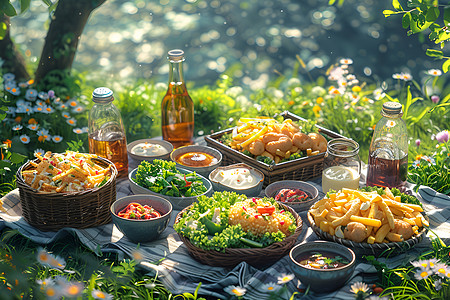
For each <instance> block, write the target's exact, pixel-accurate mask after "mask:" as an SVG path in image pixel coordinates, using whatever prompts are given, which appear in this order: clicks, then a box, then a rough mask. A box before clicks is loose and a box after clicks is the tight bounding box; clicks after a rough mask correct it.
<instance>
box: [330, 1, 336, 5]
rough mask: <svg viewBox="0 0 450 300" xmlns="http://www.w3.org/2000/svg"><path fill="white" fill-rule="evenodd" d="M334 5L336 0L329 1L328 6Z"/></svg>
mask: <svg viewBox="0 0 450 300" xmlns="http://www.w3.org/2000/svg"><path fill="white" fill-rule="evenodd" d="M334 3H336V0H329V1H328V5H333V4H334Z"/></svg>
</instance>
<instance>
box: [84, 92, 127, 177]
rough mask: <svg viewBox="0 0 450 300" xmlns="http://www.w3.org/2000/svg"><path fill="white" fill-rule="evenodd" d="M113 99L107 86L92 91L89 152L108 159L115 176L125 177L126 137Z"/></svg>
mask: <svg viewBox="0 0 450 300" xmlns="http://www.w3.org/2000/svg"><path fill="white" fill-rule="evenodd" d="M113 100H114V97H113V92H112V91H111V90H110V89H109V88H106V87H100V88H96V89H95V90H94V92H93V93H92V101H94V103H95V104H94V106H93V107H92V109H91V110H90V111H89V122H88V124H89V133H88V138H89V153H92V154H97V155H98V156H101V157H103V158H106V159H108V160H110V161H111V162H112V163H114V165H115V166H116V168H117V172H118V175H117V176H118V177H126V176H127V174H128V154H127V139H126V135H125V130H124V127H123V122H122V117H121V116H120V112H119V110H118V109H117V107H116V106H115V105H114V104H113V103H112V101H113Z"/></svg>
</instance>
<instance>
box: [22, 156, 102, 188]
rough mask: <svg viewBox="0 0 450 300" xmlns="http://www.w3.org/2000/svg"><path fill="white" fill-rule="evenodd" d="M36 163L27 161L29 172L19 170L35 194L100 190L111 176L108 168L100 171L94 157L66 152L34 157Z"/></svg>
mask: <svg viewBox="0 0 450 300" xmlns="http://www.w3.org/2000/svg"><path fill="white" fill-rule="evenodd" d="M36 157H37V158H38V159H39V160H40V162H35V161H30V164H31V165H32V166H33V169H29V170H25V171H22V177H23V179H24V181H25V183H26V184H28V185H29V186H30V187H31V188H33V189H36V190H37V191H39V192H46V193H68V192H81V191H85V190H88V189H92V188H96V187H100V186H102V185H103V184H105V183H106V182H107V181H108V180H109V178H110V175H111V165H108V167H106V168H104V167H102V166H100V165H99V164H98V163H96V162H95V161H94V160H93V159H95V158H97V155H95V154H86V153H78V152H73V151H66V153H63V154H59V153H52V152H50V151H48V152H46V153H45V155H44V156H41V155H39V154H36Z"/></svg>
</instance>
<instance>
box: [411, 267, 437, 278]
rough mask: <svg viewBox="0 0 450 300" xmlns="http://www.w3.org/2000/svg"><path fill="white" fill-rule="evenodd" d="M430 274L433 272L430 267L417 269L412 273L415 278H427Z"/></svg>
mask: <svg viewBox="0 0 450 300" xmlns="http://www.w3.org/2000/svg"><path fill="white" fill-rule="evenodd" d="M432 274H433V273H432V272H431V270H430V269H419V270H418V271H417V272H416V273H414V278H416V279H417V280H421V279H427V278H428V276H430V275H432Z"/></svg>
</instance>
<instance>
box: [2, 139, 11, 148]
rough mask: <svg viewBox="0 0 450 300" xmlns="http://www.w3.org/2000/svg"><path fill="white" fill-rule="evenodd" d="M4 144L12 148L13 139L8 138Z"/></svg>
mask: <svg viewBox="0 0 450 300" xmlns="http://www.w3.org/2000/svg"><path fill="white" fill-rule="evenodd" d="M3 144H5V145H6V146H7V147H8V148H11V144H12V141H11V140H10V139H7V140H6V141H4V142H3Z"/></svg>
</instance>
